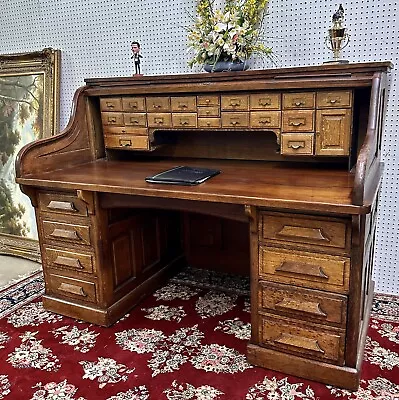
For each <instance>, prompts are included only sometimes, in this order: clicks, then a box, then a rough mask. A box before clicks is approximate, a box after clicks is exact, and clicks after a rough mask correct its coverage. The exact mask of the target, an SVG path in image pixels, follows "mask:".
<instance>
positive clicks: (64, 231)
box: [50, 228, 82, 240]
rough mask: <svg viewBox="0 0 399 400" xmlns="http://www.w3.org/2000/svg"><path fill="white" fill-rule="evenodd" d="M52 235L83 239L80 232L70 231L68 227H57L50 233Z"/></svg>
mask: <svg viewBox="0 0 399 400" xmlns="http://www.w3.org/2000/svg"><path fill="white" fill-rule="evenodd" d="M50 236H53V237H56V238H61V239H69V240H82V239H81V237H80V236H79V234H78V232H76V231H70V230H67V229H59V228H56V229H54V230H53V232H52V233H51V234H50Z"/></svg>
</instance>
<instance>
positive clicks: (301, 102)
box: [294, 101, 305, 107]
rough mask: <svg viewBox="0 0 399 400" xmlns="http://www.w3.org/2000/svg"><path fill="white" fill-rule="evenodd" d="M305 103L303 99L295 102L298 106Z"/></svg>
mask: <svg viewBox="0 0 399 400" xmlns="http://www.w3.org/2000/svg"><path fill="white" fill-rule="evenodd" d="M303 104H305V103H304V102H303V101H296V102H295V103H294V105H295V106H297V107H299V106H302V105H303Z"/></svg>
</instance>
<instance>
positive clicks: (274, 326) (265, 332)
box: [259, 315, 345, 365]
mask: <svg viewBox="0 0 399 400" xmlns="http://www.w3.org/2000/svg"><path fill="white" fill-rule="evenodd" d="M260 318H261V321H260V328H259V329H260V331H261V332H260V337H261V341H262V345H264V346H265V347H269V348H272V349H276V350H279V351H284V352H287V353H293V354H296V355H299V356H305V357H306V358H314V359H320V360H323V361H327V362H330V363H333V364H338V365H343V363H344V355H345V331H344V330H342V329H337V328H336V329H334V328H329V329H327V328H323V327H319V326H317V325H313V324H309V323H308V324H306V326H305V325H300V324H298V323H297V321H295V320H291V319H288V318H277V317H274V316H271V315H264V316H263V315H262V316H261V317H260Z"/></svg>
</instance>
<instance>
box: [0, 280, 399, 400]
mask: <svg viewBox="0 0 399 400" xmlns="http://www.w3.org/2000/svg"><path fill="white" fill-rule="evenodd" d="M184 278H185V279H184V280H183V279H180V281H179V280H176V281H173V282H170V283H169V284H167V285H165V286H164V287H163V288H161V289H159V290H158V291H156V292H155V293H154V294H153V295H151V296H149V297H148V298H147V299H145V300H144V301H143V302H142V303H141V304H140V305H139V306H138V307H136V308H135V309H134V310H132V311H131V313H130V314H128V315H126V316H125V317H124V318H122V319H121V320H119V321H118V322H117V323H116V324H114V325H113V326H112V327H110V328H101V327H98V326H95V325H92V324H87V323H84V322H81V321H75V320H73V319H71V318H67V317H63V316H60V315H56V314H53V313H50V312H48V311H46V310H45V309H43V307H42V304H41V301H40V294H41V293H42V289H43V286H42V285H41V284H40V282H39V281H34V282H33V281H31V282H28V283H27V285H28V287H26V286H25V287H23V285H22V284H21V288H20V289H21V290H20V293H19V294H18V292H17V291H16V289H17V288H15V287H14V288H13V292H12V294H11V296H10V294H9V295H8V299H10V298H12V299H19V300H20V303H19V306H18V307H17V306H16V304H17V303H16V302H14V303H13V304H12V307H13V308H12V310H11V312H8V313H7V312H6V311H7V310H4V316H3V318H2V319H1V320H0V400H1V399H16V400H18V399H21V400H61V399H62V400H91V399H99V400H101V399H104V400H132V399H133V400H147V399H149V400H152V399H154V400H191V399H192V400H241V399H242V400H295V399H306V400H314V399H322V400H323V399H337V400H374V399H375V400H394V399H399V297H394V296H386V295H379V296H376V298H375V301H374V305H373V310H372V315H371V320H370V326H369V333H368V337H367V341H366V352H365V358H364V363H363V369H362V379H361V385H360V388H359V390H358V391H356V392H349V391H347V390H343V389H339V388H336V387H332V386H326V385H323V384H320V383H316V382H312V381H307V380H304V379H300V378H296V377H293V376H287V375H284V374H280V373H277V372H274V371H270V370H265V369H262V368H257V367H254V366H252V365H250V364H248V362H247V361H246V357H245V353H246V343H247V341H248V339H249V337H250V330H251V326H250V314H249V298H248V296H247V295H245V293H246V289H247V287H248V286H247V282H244V285H243V286H242V287H241V288H240V285H239V282H238V281H237V280H235V281H234V288H238V290H237V291H235V293H234V290H231V291H229V292H221V291H218V290H217V287H216V286H215V285H212V286H210V287H205V286H203V287H200V286H196V287H195V288H193V287H190V286H189V282H188V276H184ZM212 279H213V283H215V281H216V279H215V278H214V277H212ZM26 298H28V299H29V301H27V300H26Z"/></svg>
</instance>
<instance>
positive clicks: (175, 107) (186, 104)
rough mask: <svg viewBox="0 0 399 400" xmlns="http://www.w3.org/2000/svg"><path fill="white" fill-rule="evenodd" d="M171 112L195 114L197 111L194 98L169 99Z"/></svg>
mask: <svg viewBox="0 0 399 400" xmlns="http://www.w3.org/2000/svg"><path fill="white" fill-rule="evenodd" d="M170 102H171V107H172V111H173V112H195V111H197V99H196V97H195V96H180V97H171V99H170Z"/></svg>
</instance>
